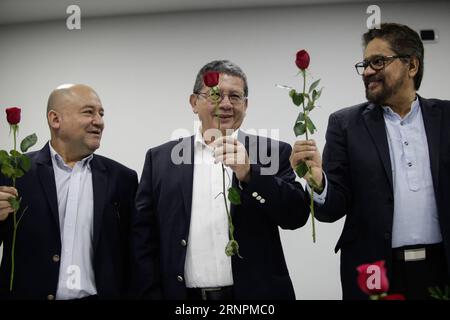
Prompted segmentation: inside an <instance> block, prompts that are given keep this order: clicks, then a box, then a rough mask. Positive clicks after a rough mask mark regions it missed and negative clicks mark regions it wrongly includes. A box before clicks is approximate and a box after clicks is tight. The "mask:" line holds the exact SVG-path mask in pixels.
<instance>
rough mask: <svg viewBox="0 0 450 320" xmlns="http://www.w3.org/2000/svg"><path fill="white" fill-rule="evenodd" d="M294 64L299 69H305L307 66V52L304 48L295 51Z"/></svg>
mask: <svg viewBox="0 0 450 320" xmlns="http://www.w3.org/2000/svg"><path fill="white" fill-rule="evenodd" d="M295 64H296V65H297V67H299V68H300V69H301V70H305V69H306V68H308V66H309V54H308V52H306V50H300V51H299V52H297V58H296V59H295Z"/></svg>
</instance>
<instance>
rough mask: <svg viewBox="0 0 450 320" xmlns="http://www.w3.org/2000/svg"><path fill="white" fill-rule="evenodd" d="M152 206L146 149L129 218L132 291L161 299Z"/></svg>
mask: <svg viewBox="0 0 450 320" xmlns="http://www.w3.org/2000/svg"><path fill="white" fill-rule="evenodd" d="M157 223H158V222H157V217H156V211H155V210H154V206H153V186H152V154H151V150H149V151H148V152H147V155H146V158H145V163H144V169H143V172H142V176H141V181H140V184H139V187H138V190H137V194H136V212H135V214H134V216H133V218H132V236H131V241H132V270H133V281H132V290H131V292H132V295H133V297H134V298H139V299H161V298H162V293H161V280H160V271H159V264H160V263H159V250H160V243H159V231H158V227H157Z"/></svg>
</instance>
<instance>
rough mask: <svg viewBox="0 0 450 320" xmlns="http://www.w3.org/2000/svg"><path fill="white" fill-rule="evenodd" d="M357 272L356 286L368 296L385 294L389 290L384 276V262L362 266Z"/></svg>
mask: <svg viewBox="0 0 450 320" xmlns="http://www.w3.org/2000/svg"><path fill="white" fill-rule="evenodd" d="M356 270H358V272H359V274H358V286H359V288H360V289H361V290H362V291H364V292H365V293H366V294H368V295H375V294H380V293H385V292H387V291H388V290H389V281H388V278H387V276H386V268H385V267H384V261H377V262H374V263H370V264H363V265H360V266H359V267H357V268H356Z"/></svg>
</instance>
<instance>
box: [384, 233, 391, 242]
mask: <svg viewBox="0 0 450 320" xmlns="http://www.w3.org/2000/svg"><path fill="white" fill-rule="evenodd" d="M390 238H391V234H390V233H389V232H386V233H385V234H384V239H386V240H389V239H390Z"/></svg>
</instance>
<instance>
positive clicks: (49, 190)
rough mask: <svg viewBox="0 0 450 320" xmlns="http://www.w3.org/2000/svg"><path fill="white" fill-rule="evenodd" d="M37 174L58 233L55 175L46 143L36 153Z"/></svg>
mask: <svg viewBox="0 0 450 320" xmlns="http://www.w3.org/2000/svg"><path fill="white" fill-rule="evenodd" d="M36 165H37V173H38V177H39V181H40V183H41V185H42V189H43V190H44V193H45V196H46V198H47V201H48V204H49V206H50V210H51V214H52V216H53V220H54V222H55V225H56V227H57V229H58V233H60V225H59V212H58V199H57V194H56V183H55V174H54V172H53V164H52V159H51V155H50V147H49V145H48V142H47V143H46V144H45V146H44V147H43V148H42V149H41V150H40V151H39V152H38V154H37V157H36Z"/></svg>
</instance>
